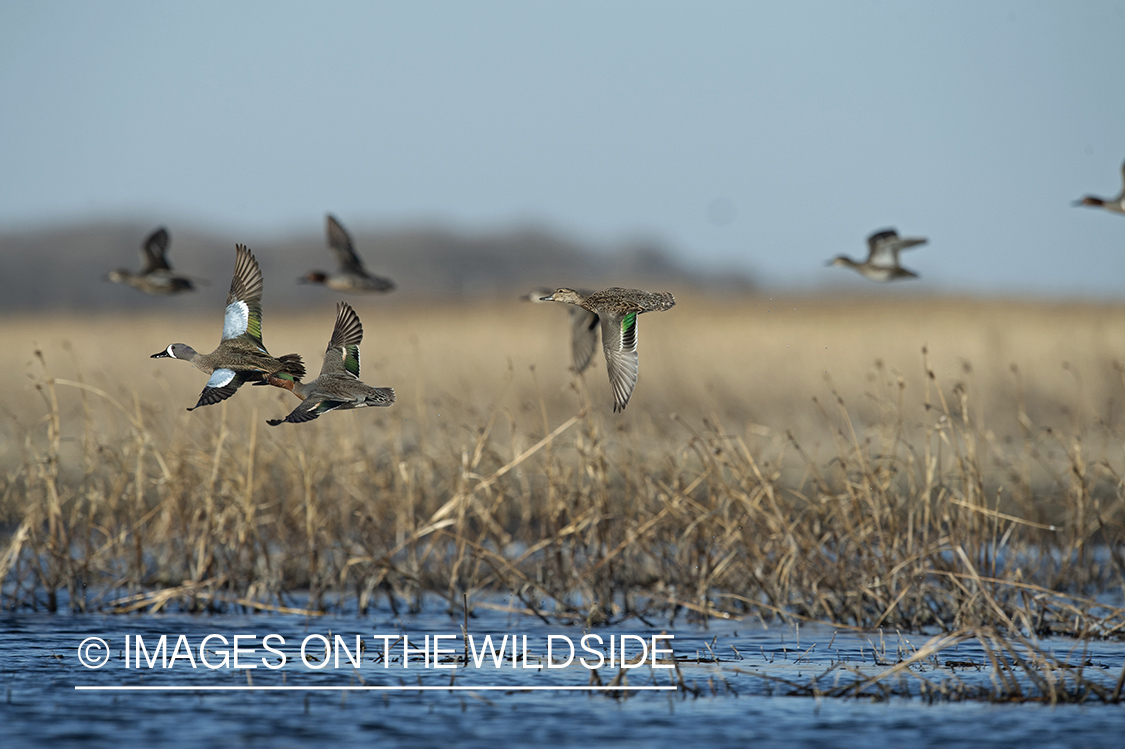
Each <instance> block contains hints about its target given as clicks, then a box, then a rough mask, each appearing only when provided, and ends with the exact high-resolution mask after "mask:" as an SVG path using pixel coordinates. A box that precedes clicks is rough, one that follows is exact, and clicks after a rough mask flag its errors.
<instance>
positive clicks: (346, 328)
mask: <svg viewBox="0 0 1125 749" xmlns="http://www.w3.org/2000/svg"><path fill="white" fill-rule="evenodd" d="M362 342H363V324H362V323H360V321H359V315H357V314H356V311H355V310H354V309H352V306H351V305H350V304H348V303H347V302H337V303H336V325H335V326H334V327H333V328H332V338H331V339H330V340H329V341H328V348H327V350H325V352H324V364H322V365H321V367H320V374H321V376H323V375H327V374H334V375H343V376H345V377H350V378H352V379H359V344H360V343H362Z"/></svg>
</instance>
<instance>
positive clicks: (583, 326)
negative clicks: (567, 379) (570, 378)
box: [547, 292, 598, 372]
mask: <svg viewBox="0 0 1125 749" xmlns="http://www.w3.org/2000/svg"><path fill="white" fill-rule="evenodd" d="M547 293H550V292H547ZM569 312H570V357H571V360H572V361H573V362H574V371H575V372H582V371H583V370H584V369H586V367H588V366H590V360H591V359H592V358H593V356H594V351H595V350H596V349H597V347H598V316H597V315H596V314H594V313H593V312H590V311H589V310H587V309H584V308H583V307H575V306H571V307H570V310H569Z"/></svg>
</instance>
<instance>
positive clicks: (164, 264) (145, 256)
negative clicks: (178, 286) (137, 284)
mask: <svg viewBox="0 0 1125 749" xmlns="http://www.w3.org/2000/svg"><path fill="white" fill-rule="evenodd" d="M168 241H169V237H168V230H167V229H165V228H164V227H163V226H161V227H160V228H159V229H157V230H156V231H154V232H153V233H152V234H149V235H148V237H147V238H146V239H145V241H144V244H142V245H141V275H143V276H147V275H148V274H149V273H152V272H153V271H157V270H172V266H170V265H168V260H167V258H166V257H165V253H167V252H168Z"/></svg>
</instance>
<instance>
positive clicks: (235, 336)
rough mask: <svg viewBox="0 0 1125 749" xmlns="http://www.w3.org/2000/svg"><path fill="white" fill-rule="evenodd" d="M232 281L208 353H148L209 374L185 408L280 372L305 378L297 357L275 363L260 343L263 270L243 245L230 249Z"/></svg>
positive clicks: (177, 349) (175, 347)
mask: <svg viewBox="0 0 1125 749" xmlns="http://www.w3.org/2000/svg"><path fill="white" fill-rule="evenodd" d="M234 257H235V260H234V278H232V279H231V282H230V292H229V293H228V294H227V308H226V312H225V313H224V315H223V337H222V340H220V341H219V345H218V346H217V347H216V348H215V350H214V351H212V352H211V353H209V354H201V353H199V352H198V351H196V350H195V349H193V348H192V347H191V346H189V345H187V344H186V343H172V344H169V346H168V348H166V349H164V350H163V351H160V352H159V353H156V354H153V355H152V357H151V358H153V359H183V360H184V361H188V362H191V363H192V365H193V366H194V367H195V368H196V369H198V370H201V371H203V372H206V373H207V374H209V375H211V379H209V380H207V385H206V386H205V387H204V388H203V392H202V393H200V394H199V400H198V401H197V402H196V404H195V405H194V406H192V407H191V408H189V409H188V410H189V411H193V410H195V409H196V408H199V407H200V406H210V405H213V404H215V403H219V402H220V401H224V400H226V399H227V398H229V397H231V396H232V395H234V393H235V391H236V390H238V388H239V387H241V386H242V385H243V384H244V383H246V382H248V381H253V380H265V379H266V378H267V377H268V376H269V375H271V374H275V373H278V372H284V373H287V374H290V375H292V376H293V377H298V378H300V377H304V376H305V366H304V364H302V363H301V357H300V355H298V354H285V355H284V356H281V357H278V358H276V359H275V358H274V357H273V356H271V355H270V352H269V351H267V350H266V346H265V344H264V343H262V270H261V268H259V267H258V260H257V259H256V258H255V257H254V253H252V252H251V251H250V249H249V248H248V247H246V245H241V244H240V245H237V246H236V247H235V256H234Z"/></svg>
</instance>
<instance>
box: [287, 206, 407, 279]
mask: <svg viewBox="0 0 1125 749" xmlns="http://www.w3.org/2000/svg"><path fill="white" fill-rule="evenodd" d="M328 246H329V247H330V248H332V252H334V253H335V254H336V263H337V264H338V265H339V266H340V268H339V269H338V270H337V271H336V272H335V273H325V272H324V271H321V270H310V271H309V272H308V273H307V274H305V276H304V277H303V278H301V279H300V280H301V282H302V283H319V284H324V285H325V286H327V287H328V288H330V289H332V290H333V291H390V290H391V289H393V288H394V287H395V284H394V281H392V280H390V279H389V278H381V277H380V276H373V275H371V274H370V273H368V272H367V270H366V269H365V268H364V267H363V261H362V260H360V259H359V255H357V254H356V252H355V247H354V246H353V245H352V238H351V237H350V236H349V235H348V232H347V231H345V230H344V227H343V226H341V225H340V222H339V221H337V220H336V217H335V216H333V215H332V214H331V213H330V214H328Z"/></svg>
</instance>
